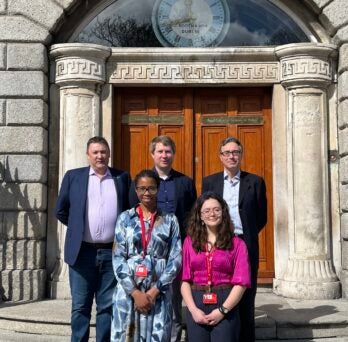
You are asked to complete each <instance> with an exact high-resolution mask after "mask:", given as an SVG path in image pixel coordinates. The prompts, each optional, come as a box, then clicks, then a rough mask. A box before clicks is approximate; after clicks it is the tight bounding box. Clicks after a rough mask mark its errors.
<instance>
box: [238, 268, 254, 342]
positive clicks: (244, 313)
mask: <svg viewBox="0 0 348 342" xmlns="http://www.w3.org/2000/svg"><path fill="white" fill-rule="evenodd" d="M256 289H257V269H256V270H251V288H250V289H246V291H245V292H244V294H243V297H242V299H241V300H240V302H239V305H238V307H239V317H240V336H239V342H255V297H256Z"/></svg>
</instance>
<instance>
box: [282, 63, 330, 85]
mask: <svg viewBox="0 0 348 342" xmlns="http://www.w3.org/2000/svg"><path fill="white" fill-rule="evenodd" d="M303 76H309V77H315V78H323V79H327V80H331V78H332V72H331V64H330V63H329V62H327V61H322V60H319V59H301V60H285V61H283V62H282V79H285V80H286V79H289V78H297V77H301V78H302V77H303Z"/></svg>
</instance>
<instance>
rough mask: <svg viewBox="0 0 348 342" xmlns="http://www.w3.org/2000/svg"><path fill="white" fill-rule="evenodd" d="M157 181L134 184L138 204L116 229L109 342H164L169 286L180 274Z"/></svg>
mask: <svg viewBox="0 0 348 342" xmlns="http://www.w3.org/2000/svg"><path fill="white" fill-rule="evenodd" d="M159 182H160V180H159V178H158V176H157V175H156V174H155V173H154V172H153V171H151V170H143V171H141V172H140V173H139V174H138V175H137V176H136V177H135V180H134V183H135V190H136V193H137V195H138V198H139V202H140V203H139V204H138V205H137V206H136V207H135V208H132V209H130V210H127V211H124V212H123V213H122V214H121V215H120V216H119V218H118V220H117V223H116V231H115V241H114V248H113V267H114V273H115V275H116V278H117V287H116V290H115V293H114V296H113V318H112V326H111V341H112V342H116V341H117V342H122V341H127V342H131V341H134V342H145V341H146V342H150V341H158V342H166V341H170V333H171V325H172V316H171V314H172V308H171V305H172V304H171V283H172V281H173V280H174V279H175V277H176V276H177V274H178V273H179V271H180V268H181V240H180V230H179V225H178V221H177V219H176V217H175V216H174V215H173V214H166V213H163V212H161V211H160V209H159V208H157V190H158V187H159Z"/></svg>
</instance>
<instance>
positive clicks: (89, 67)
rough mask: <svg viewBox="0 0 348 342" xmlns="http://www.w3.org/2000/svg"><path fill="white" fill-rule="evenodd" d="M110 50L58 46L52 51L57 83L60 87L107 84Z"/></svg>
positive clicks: (89, 45)
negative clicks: (106, 66) (106, 74)
mask: <svg viewBox="0 0 348 342" xmlns="http://www.w3.org/2000/svg"><path fill="white" fill-rule="evenodd" d="M110 53H111V51H110V48H107V47H104V46H99V45H95V44H78V43H72V44H57V45H53V46H52V48H51V51H50V56H51V58H53V59H55V61H56V67H55V83H57V84H59V85H60V86H66V85H72V84H76V83H81V82H87V83H92V84H100V83H104V82H105V61H106V58H107V57H108V56H109V55H110Z"/></svg>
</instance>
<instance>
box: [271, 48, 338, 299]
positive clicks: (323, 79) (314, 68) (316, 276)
mask: <svg viewBox="0 0 348 342" xmlns="http://www.w3.org/2000/svg"><path fill="white" fill-rule="evenodd" d="M276 54H277V56H278V57H279V58H280V64H281V84H282V85H283V86H284V88H285V89H286V91H287V114H286V115H287V149H288V150H287V152H286V153H287V170H288V175H287V176H288V189H287V191H288V222H289V227H288V231H289V258H288V262H287V267H286V270H285V272H284V274H283V275H282V276H281V279H275V281H274V290H275V292H276V293H277V294H280V295H283V296H285V297H291V298H299V299H330V298H338V297H340V283H339V281H338V279H337V277H336V274H335V272H334V270H333V266H332V260H331V250H330V235H331V231H330V224H329V190H328V184H329V182H328V143H327V134H328V131H327V124H328V103H327V95H326V88H327V86H328V85H329V84H330V83H332V82H333V75H332V62H333V59H332V58H333V57H334V56H335V55H336V50H335V47H334V46H332V45H324V44H308V43H304V44H289V45H284V46H280V47H279V48H276Z"/></svg>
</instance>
